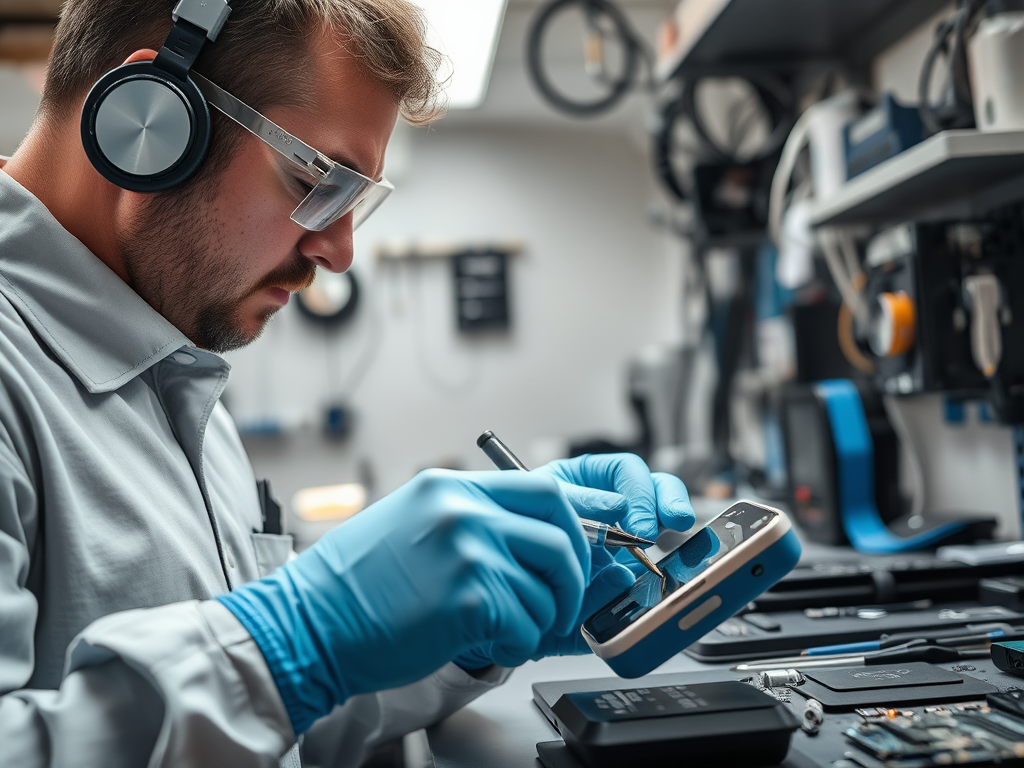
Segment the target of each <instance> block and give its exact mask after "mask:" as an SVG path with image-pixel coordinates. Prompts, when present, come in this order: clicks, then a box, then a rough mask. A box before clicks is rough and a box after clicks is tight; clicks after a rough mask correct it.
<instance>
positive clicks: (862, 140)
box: [843, 93, 924, 179]
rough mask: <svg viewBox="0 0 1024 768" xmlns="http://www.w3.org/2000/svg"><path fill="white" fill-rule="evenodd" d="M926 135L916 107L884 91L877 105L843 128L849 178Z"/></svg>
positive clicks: (910, 145)
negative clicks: (906, 104)
mask: <svg viewBox="0 0 1024 768" xmlns="http://www.w3.org/2000/svg"><path fill="white" fill-rule="evenodd" d="M923 138H924V125H923V124H922V122H921V115H920V114H919V112H918V109H917V107H905V106H903V105H902V104H900V103H898V102H897V101H896V100H895V99H894V98H893V97H892V94H889V93H884V94H882V96H881V97H880V98H879V100H878V104H876V105H875V106H874V108H872V109H870V110H869V111H868V112H866V113H865V114H863V115H861V116H860V117H858V118H857V119H855V120H853V121H851V122H850V123H848V124H847V125H846V127H845V128H843V148H844V150H845V152H846V178H848V179H852V178H853V177H854V176H858V175H860V174H862V173H864V171H866V170H868V169H869V168H874V167H875V166H876V165H878V164H880V163H883V162H885V161H886V160H888V159H889V158H890V157H895V156H896V155H898V154H900V153H901V152H903V151H904V150H907V149H909V148H910V147H912V146H914V145H915V144H919V143H921V140H922V139H923Z"/></svg>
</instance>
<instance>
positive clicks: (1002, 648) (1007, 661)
mask: <svg viewBox="0 0 1024 768" xmlns="http://www.w3.org/2000/svg"><path fill="white" fill-rule="evenodd" d="M992 661H993V662H994V663H995V665H996V666H997V667H999V669H1001V670H1002V671H1003V672H1006V673H1007V674H1009V675H1014V676H1015V677H1024V641H1022V640H1006V641H1003V642H1001V643H992Z"/></svg>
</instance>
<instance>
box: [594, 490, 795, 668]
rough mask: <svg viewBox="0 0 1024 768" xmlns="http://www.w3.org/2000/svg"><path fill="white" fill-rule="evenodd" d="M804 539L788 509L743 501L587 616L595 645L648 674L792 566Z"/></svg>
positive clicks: (619, 664) (618, 664) (613, 660)
mask: <svg viewBox="0 0 1024 768" xmlns="http://www.w3.org/2000/svg"><path fill="white" fill-rule="evenodd" d="M799 559H800V541H799V540H798V539H797V536H796V531H794V530H793V526H792V524H791V523H790V522H789V518H788V517H787V516H786V515H785V513H783V512H780V511H779V510H777V509H773V508H771V507H766V506H764V505H763V504H758V503H756V502H753V501H738V502H736V503H735V504H733V505H732V506H731V507H729V508H728V509H727V510H725V511H724V512H722V514H720V515H719V516H718V517H716V518H715V519H714V520H712V521H711V522H710V523H708V524H707V525H706V526H705V527H704V528H702V529H701V530H699V531H697V532H696V533H695V534H693V535H692V536H691V537H690V538H688V539H687V540H686V541H685V542H683V544H682V545H680V547H679V548H678V549H676V550H675V551H674V552H672V553H670V554H668V555H666V556H665V557H663V558H662V559H661V560H660V561H659V562H658V568H659V569H660V570H661V572H662V573H663V574H664V576H665V578H664V579H659V578H658V577H657V576H655V575H654V574H653V573H650V572H647V573H643V574H641V575H640V577H639V578H638V579H637V580H636V583H634V584H633V586H632V587H630V588H629V589H628V590H626V591H625V592H623V593H622V594H621V595H619V596H618V597H616V598H615V599H614V600H612V601H611V602H610V603H608V604H607V605H605V606H604V607H603V608H601V609H600V610H598V611H597V612H596V613H595V614H594V615H592V616H591V617H590V618H588V619H587V620H586V621H585V622H583V629H582V631H583V636H584V638H586V641H587V643H588V644H589V645H590V647H591V648H592V649H593V651H594V653H595V654H596V655H597V656H599V657H600V658H602V659H604V660H605V662H606V663H607V664H608V666H610V667H611V668H612V669H613V670H614V671H615V672H616V673H617V674H618V675H620V676H622V677H639V676H641V675H646V674H647V673H648V672H650V671H651V670H652V669H654V668H655V667H657V666H658V665H660V664H662V663H664V662H665V661H667V660H668V659H669V658H670V657H671V656H674V655H675V654H676V653H679V651H681V650H683V649H684V648H686V647H687V646H689V645H691V644H693V643H695V642H696V641H697V640H699V639H700V638H702V637H703V636H704V635H706V634H707V633H708V632H710V631H711V630H713V629H714V628H715V627H717V626H718V625H719V624H721V623H722V622H723V621H725V620H726V619H728V618H729V617H730V616H732V615H734V614H735V613H736V612H737V611H739V610H740V609H741V608H743V606H745V605H746V604H747V603H749V602H750V601H751V600H754V599H755V598H757V596H758V595H760V594H761V593H762V592H764V591H765V590H767V589H768V588H769V587H771V586H772V585H773V584H775V583H776V582H777V581H778V580H779V579H781V578H782V577H783V576H785V575H786V574H787V573H789V572H790V571H791V570H792V569H793V567H794V566H795V565H796V564H797V561H798V560H799Z"/></svg>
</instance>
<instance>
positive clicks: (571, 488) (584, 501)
mask: <svg viewBox="0 0 1024 768" xmlns="http://www.w3.org/2000/svg"><path fill="white" fill-rule="evenodd" d="M558 485H559V487H560V488H561V489H562V493H564V494H565V498H566V499H568V501H569V503H570V504H571V505H572V508H573V509H575V510H576V514H577V515H579V516H580V517H585V518H588V519H590V520H599V521H601V522H602V523H609V524H614V523H616V522H618V521H619V520H620V519H621V518H622V516H623V515H625V514H626V512H627V511H629V503H628V502H627V501H626V497H625V496H623V495H622V494H621V493H615V492H614V491H601V490H598V489H596V488H587V487H586V486H585V485H573V484H572V483H567V482H566V481H564V480H559V481H558Z"/></svg>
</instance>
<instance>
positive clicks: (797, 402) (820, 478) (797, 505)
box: [779, 384, 904, 546]
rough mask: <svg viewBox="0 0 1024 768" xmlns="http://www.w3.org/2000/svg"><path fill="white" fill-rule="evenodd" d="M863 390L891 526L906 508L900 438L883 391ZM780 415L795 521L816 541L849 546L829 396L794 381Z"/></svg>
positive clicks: (880, 502)
mask: <svg viewBox="0 0 1024 768" xmlns="http://www.w3.org/2000/svg"><path fill="white" fill-rule="evenodd" d="M858 391H859V392H860V396H861V400H862V403H863V406H864V415H865V418H866V420H867V425H868V429H869V431H870V433H871V442H872V446H873V448H874V451H873V457H874V461H873V469H874V484H875V505H876V507H877V509H878V514H879V517H880V518H881V519H882V521H883V522H884V523H886V524H887V525H888V524H891V523H893V522H894V521H896V520H897V519H898V518H900V517H901V516H902V515H903V512H904V503H903V499H902V497H901V495H900V488H899V466H900V454H899V441H898V440H897V438H896V433H895V432H894V431H893V428H892V425H891V424H890V423H889V419H888V418H887V417H886V415H885V408H884V407H883V405H882V402H881V399H880V398H879V397H878V395H877V394H875V393H874V392H873V391H872V390H871V389H870V388H868V387H866V386H860V387H858ZM779 416H780V421H781V426H782V435H783V443H784V446H785V452H786V468H787V477H788V480H789V497H790V507H789V508H790V510H791V512H792V514H793V517H794V519H795V520H796V522H797V524H798V525H799V526H800V529H801V530H802V531H803V533H804V535H806V536H807V538H808V539H809V540H811V541H814V542H817V543H819V544H833V545H837V546H841V545H846V544H849V540H848V539H847V537H846V533H845V532H844V530H843V521H842V516H841V513H840V495H839V476H838V466H837V457H836V449H835V442H834V440H833V437H832V426H831V424H830V421H829V417H828V412H827V409H826V406H825V402H824V399H823V398H822V397H821V396H820V395H819V394H818V392H817V390H816V388H815V387H814V386H811V385H806V384H794V385H790V386H788V387H785V388H784V389H783V391H782V397H781V399H780V409H779Z"/></svg>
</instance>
